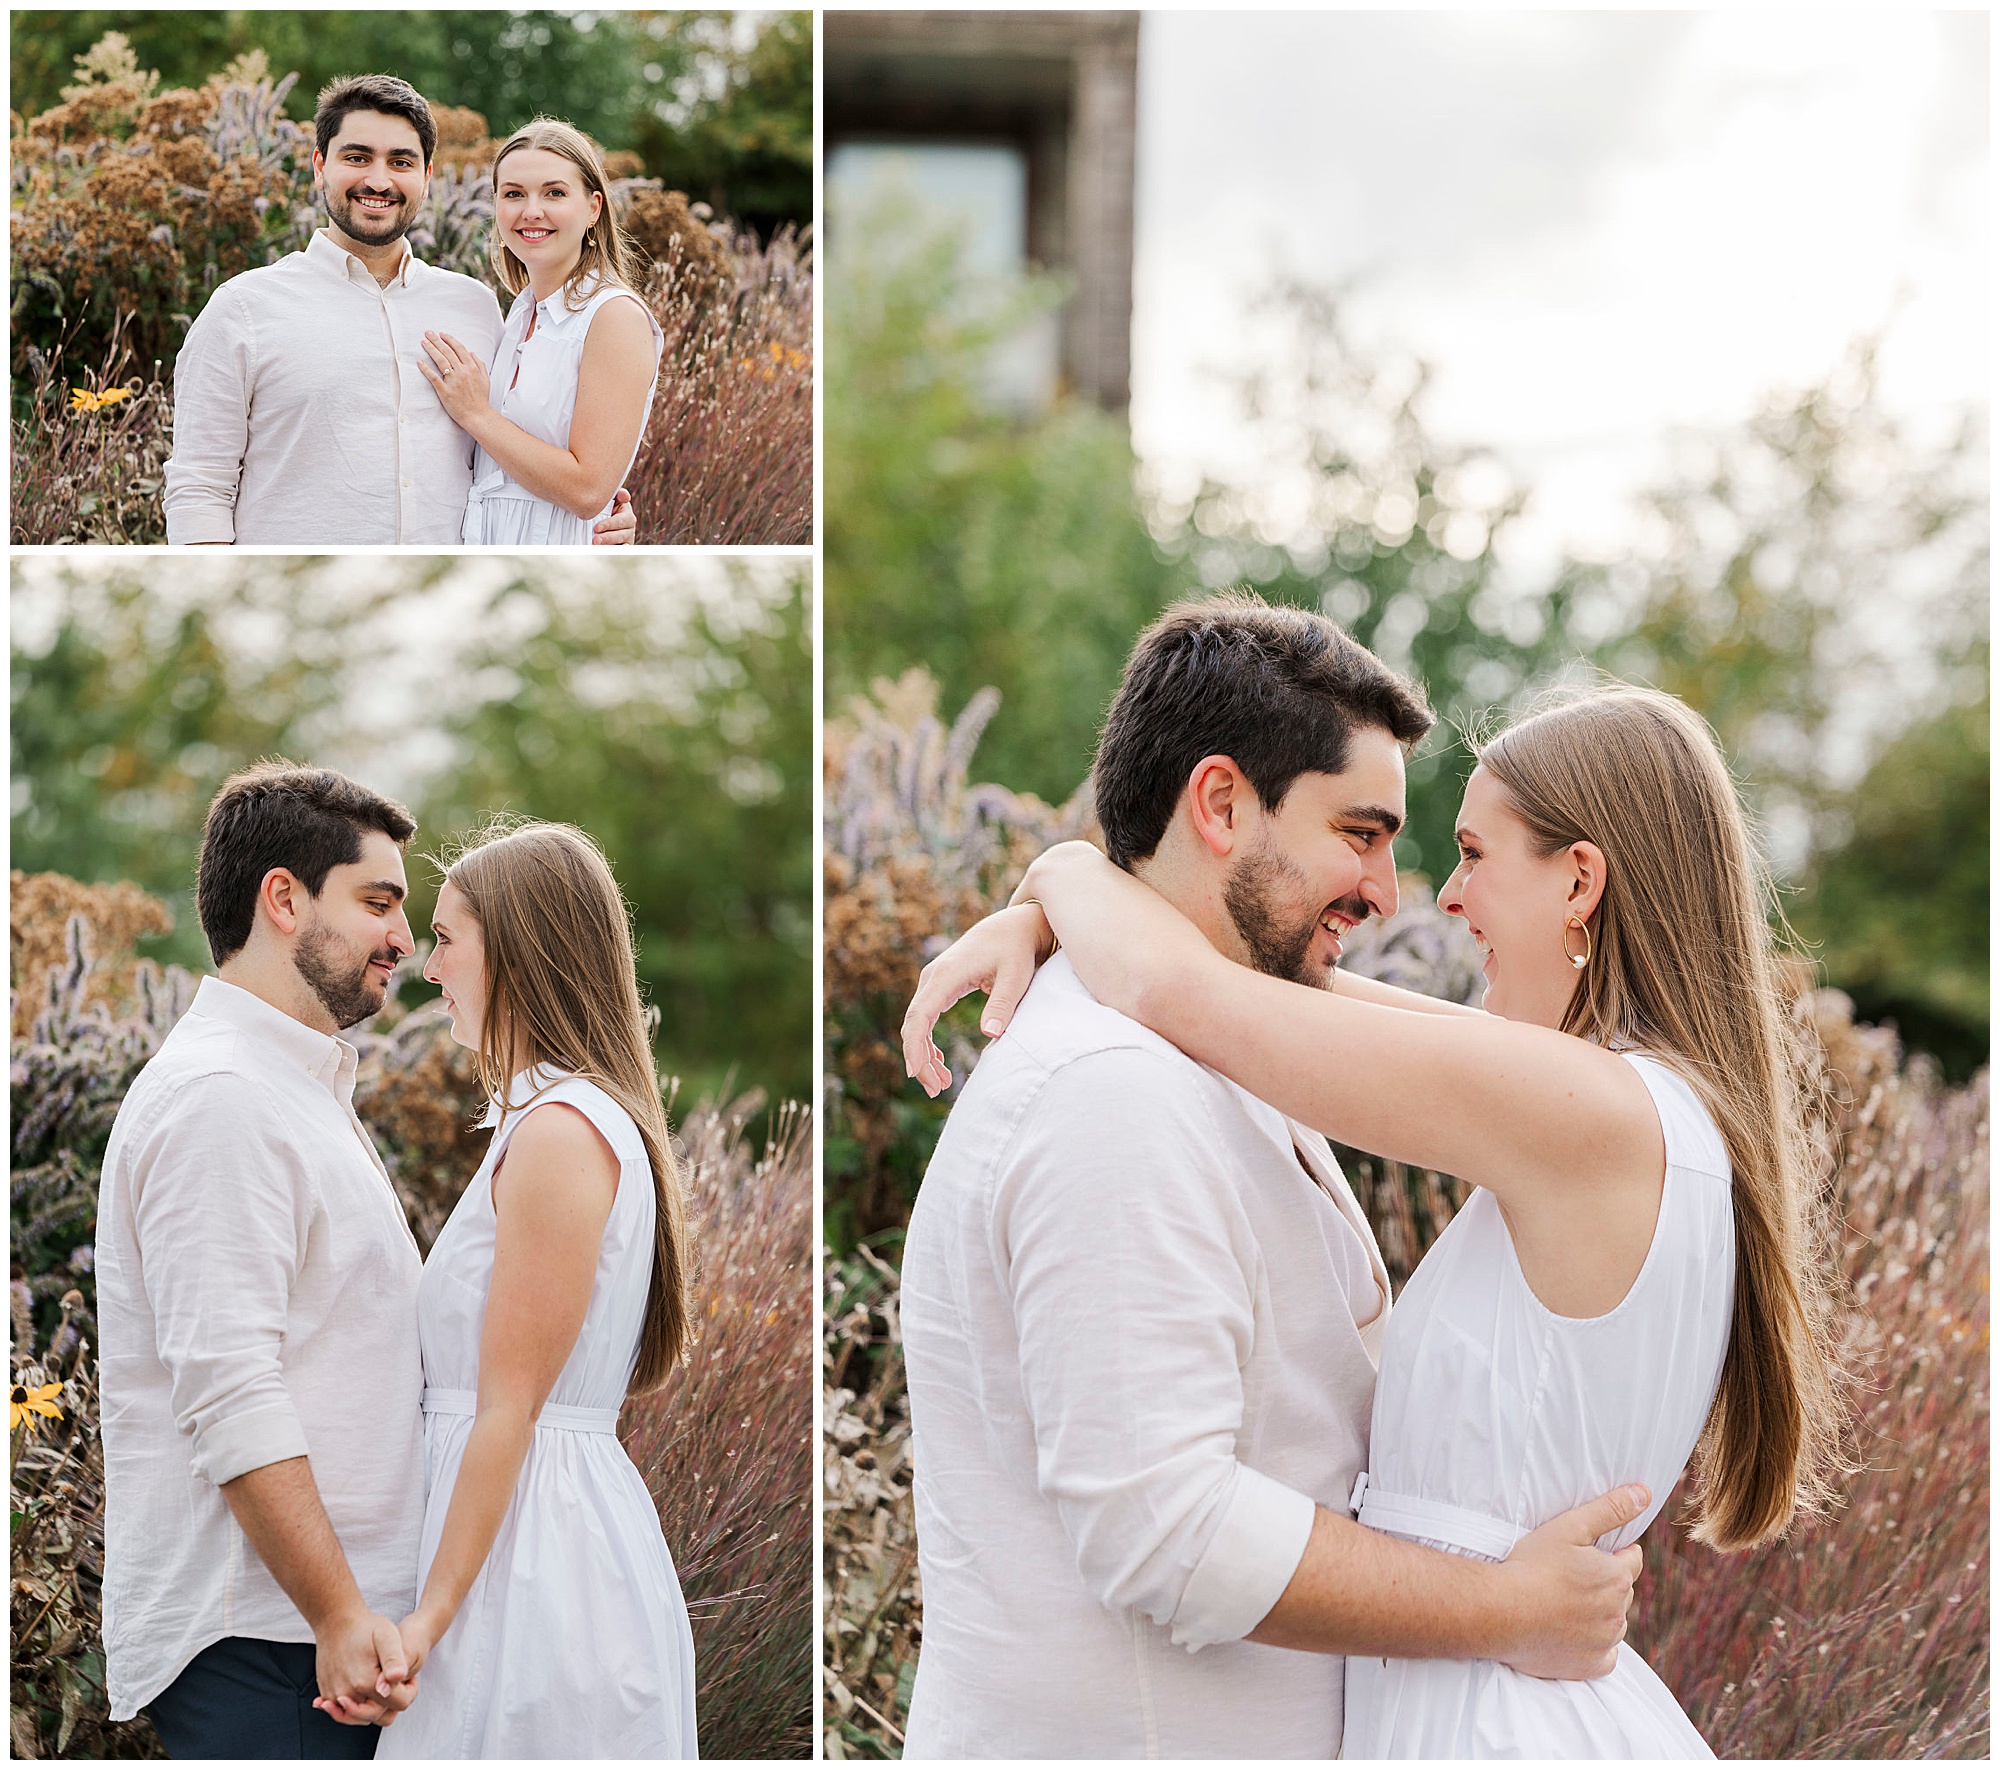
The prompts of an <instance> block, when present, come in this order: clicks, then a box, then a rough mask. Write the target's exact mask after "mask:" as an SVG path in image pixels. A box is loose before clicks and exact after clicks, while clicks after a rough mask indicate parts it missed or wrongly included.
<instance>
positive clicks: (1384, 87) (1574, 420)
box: [1132, 12, 1991, 573]
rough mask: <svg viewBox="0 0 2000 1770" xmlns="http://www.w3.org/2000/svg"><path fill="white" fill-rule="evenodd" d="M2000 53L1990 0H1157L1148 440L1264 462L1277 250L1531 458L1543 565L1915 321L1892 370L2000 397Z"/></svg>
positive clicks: (1443, 400) (1154, 449)
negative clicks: (1773, 405)
mask: <svg viewBox="0 0 2000 1770" xmlns="http://www.w3.org/2000/svg"><path fill="white" fill-rule="evenodd" d="M1989 70H1990V50H1989V27H1988V21H1987V19H1986V17H1985V16H1984V15H1983V14H1971V13H1959V14H1924V13H1879V12H1878V13H1874V14H1845V15H1830V14H1821V13H1813V14H1804V13H1797V12H1792V13H1785V12H1758V13H1750V12H1743V13H1715V12H1711V13H1611V12H1599V13H1574V12H1572V13H1495V12H1457V13H1385V12H1346V13H1236V14H1217V13H1194V12H1152V13H1148V14H1147V15H1146V17H1145V20H1144V23H1143V26H1142V29H1141V37H1140V57H1139V150H1138V192H1137V243H1136V264H1135V275H1134V315H1133V368H1132V426H1133V437H1134V442H1135V444H1136V446H1137V448H1138V450H1139V452H1140V455H1141V456H1142V458H1143V459H1144V460H1145V461H1146V462H1147V464H1148V467H1149V469H1151V470H1152V471H1153V472H1154V473H1155V474H1156V475H1158V476H1160V478H1161V483H1164V484H1172V483H1175V482H1176V481H1180V482H1185V481H1186V480H1187V479H1188V477H1189V476H1190V475H1192V474H1196V473H1198V472H1199V471H1201V470H1203V469H1207V470H1210V471H1218V470H1219V471H1220V472H1221V474H1222V475H1223V476H1224V477H1227V476H1228V472H1229V469H1230V467H1231V466H1232V464H1234V465H1238V466H1241V465H1242V464H1243V463H1244V462H1245V461H1247V459H1248V455H1247V453H1246V452H1245V437H1244V430H1243V427H1242V424H1241V422H1240V420H1239V419H1238V418H1237V416H1236V414H1235V411H1234V408H1233V404H1232V396H1231V393H1230V390H1229V386H1228V381H1227V377H1228V372H1229V370H1230V367H1231V364H1232V362H1236V361H1240V360H1241V357H1242V354H1243V352H1244V351H1245V350H1246V348H1249V346H1248V344H1247V341H1246V332H1245V325H1244V315H1245V311H1246V308H1247V306H1248V303H1249V301H1250V300H1251V298H1252V297H1254V295H1255V293H1256V292H1257V290H1258V288H1259V287H1260V285H1261V284H1263V283H1264V282H1266V281H1267V280H1268V278H1269V276H1270V274H1271V273H1272V271H1273V270H1276V269H1279V268H1283V269H1285V270H1287V271H1290V272H1292V273H1296V274H1300V275H1304V276H1310V277H1312V278H1315V279H1321V280H1326V281H1330V282H1343V281H1346V282H1351V283H1352V285H1353V293H1352V296H1351V297H1350V309H1349V311H1350V314H1351V317H1352V319H1353V320H1354V321H1355V323H1356V325H1357V328H1358V330H1359V331H1360V332H1361V333H1362V335H1363V336H1364V337H1369V338H1374V339H1380V340H1382V341H1383V342H1384V343H1386V344H1389V345H1393V346H1396V347H1401V348H1404V349H1408V350H1412V351H1414V352H1416V353H1417V354H1418V355H1420V356H1421V357H1423V358H1425V359H1426V360H1427V361H1429V362H1430V363H1431V364H1432V366H1433V369H1434V372H1435V373H1434V380H1433V382H1432V386H1431V388H1430V390H1429V393H1428V396H1427V405H1426V407H1425V411H1426V415H1427V417H1428V419H1429V421H1430V424H1431V427H1432V429H1433V430H1434V431H1435V432H1437V433H1438V434H1439V435H1441V436H1442V437H1444V438H1445V439H1447V440H1449V441H1452V442H1456V443H1461V444H1484V445H1486V446H1489V447H1491V448H1493V449H1494V450H1495V451H1496V452H1497V453H1498V454H1499V455H1500V457H1501V459H1502V460H1503V461H1505V462H1506V463H1507V465H1508V466H1509V468H1510V469H1511V470H1512V472H1513V473H1514V475H1515V477H1516V478H1517V479H1518V480H1520V481H1521V482H1524V483H1525V484H1527V485H1528V486H1529V487H1530V489H1531V494H1532V496H1531V502H1530V505H1529V509H1528V512H1527V516H1526V518H1525V520H1524V521H1523V523H1522V524H1521V525H1520V527H1519V529H1518V530H1517V532H1516V533H1515V534H1514V536H1513V538H1512V543H1511V547H1512V552H1511V554H1510V556H1509V558H1508V563H1509V564H1510V565H1513V566H1515V567H1517V568H1519V569H1521V570H1522V571H1523V572H1525V573H1533V572H1535V571H1536V570H1538V569H1540V568H1542V567H1544V566H1546V565H1547V564H1549V563H1552V562H1553V560H1554V559H1555V558H1556V557H1558V556H1559V555H1560V554H1561V553H1562V552H1563V551H1565V550H1568V551H1571V552H1574V553H1581V554H1587V555H1597V556H1608V555H1610V554H1613V553H1615V552H1616V551H1617V550H1618V549H1619V548H1620V547H1621V545H1623V544H1624V543H1626V542H1627V541H1629V539H1630V537H1631V535H1632V534H1633V533H1634V527H1633V519H1632V514H1631V505H1630V500H1631V497H1632V494H1633V493H1634V492H1636V491H1638V490H1639V489H1640V488H1642V487H1643V486H1644V485H1645V484H1647V483H1649V481H1651V480H1655V479H1657V478H1658V476H1659V474H1660V471H1661V468H1662V466H1663V465H1664V463H1665V461H1666V459H1667V448H1668V444H1669V441H1670V439H1671V437H1672V435H1673V434H1674V432H1675V429H1676V427H1703V428H1705V427H1719V426H1724V425H1728V424H1731V423H1734V422H1736V421H1738V420H1740V419H1742V418H1744V417H1746V416H1747V415H1748V414H1749V413H1750V412H1751V411H1752V410H1753V409H1754V408H1755V406H1756V404H1757V403H1758V401H1759V398H1760V396H1761V395H1763V394H1764V393H1765V392H1767V391H1768V390H1771V389H1774V388H1778V387H1799V386H1803V385H1808V384H1810V383H1811V382H1813V381H1814V380H1816V379H1818V378H1819V377H1820V376H1822V375H1824V374H1825V373H1826V372H1827V371H1828V370H1829V369H1831V368H1832V367H1833V365H1834V364H1835V362H1836V361H1837V360H1838V359H1839V357H1840V355H1841V352H1842V350H1843V348H1844V347H1845V345H1846V344H1847V343H1848V342H1849V341H1850V340H1851V339H1853V338H1855V337H1857V336H1858V335H1861V334H1864V333H1868V332H1871V331H1875V330H1878V329H1880V328H1882V327H1884V326H1885V325H1887V326H1888V328H1889V330H1888V332H1887V337H1886V344H1885V347H1884V351H1883V358H1882V364H1883V377H1884V379H1883V392H1884V398H1885V400H1886V401H1887V402H1888V404H1889V405H1890V406H1891V408H1892V409H1894V410H1896V411H1897V412H1899V413H1903V414H1907V415H1908V416H1910V417H1911V418H1912V419H1913V420H1915V421H1917V423H1918V424H1919V425H1920V426H1923V427H1932V426H1935V427H1938V428H1942V427H1943V425H1944V424H1945V423H1946V422H1947V421H1948V418H1949V415H1950V414H1951V413H1953V412H1955V411H1956V410H1959V409H1962V408H1963V406H1964V405H1965V404H1966V402H1968V401H1973V400H1979V401H1983V400H1984V399H1985V397H1986V387H1987V377H1988V371H1989V350H1988V342H1989V331H1990V325H1989V320H1988V310H1989V308H1990V306H1991V285H1990V278H1989V271H1988V266H1987V238H1988V216H1989V214H1990V208H1991V185H1990V174H1989V170H1988V165H1987V132H1988V96H1987V95H1988V90H1989V84H1990V72H1989Z"/></svg>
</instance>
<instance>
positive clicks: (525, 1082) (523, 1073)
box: [479, 1063, 569, 1127]
mask: <svg viewBox="0 0 2000 1770" xmlns="http://www.w3.org/2000/svg"><path fill="white" fill-rule="evenodd" d="M568 1079H569V1071H568V1070H565V1069H558V1068H557V1067H556V1066H555V1065H554V1064H553V1063H537V1064H533V1065H531V1066H530V1067H529V1068H527V1069H524V1070H520V1071H517V1072H516V1074H515V1076H514V1079H513V1080H512V1081H510V1082H509V1083H508V1084H507V1091H506V1094H505V1096H504V1097H503V1100H489V1101H488V1102H487V1103H486V1116H485V1117H484V1118H482V1119H481V1120H480V1121H479V1122H480V1124H481V1126H482V1127H491V1126H493V1125H497V1124H498V1123H499V1122H500V1109H501V1106H502V1104H503V1103H504V1104H505V1106H506V1109H507V1110H508V1111H509V1112H521V1111H523V1110H525V1109H526V1108H527V1107H530V1106H533V1105H534V1104H535V1101H536V1100H537V1099H538V1098H539V1097H540V1096H541V1095H543V1094H546V1093H547V1092H548V1091H549V1089H551V1088H553V1087H554V1086H555V1085H556V1084H557V1083H558V1082H562V1081H567V1080H568Z"/></svg>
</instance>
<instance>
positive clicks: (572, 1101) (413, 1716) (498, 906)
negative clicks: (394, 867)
mask: <svg viewBox="0 0 2000 1770" xmlns="http://www.w3.org/2000/svg"><path fill="white" fill-rule="evenodd" d="M432 928H433V932H434V933H435V935H436V947H435V949H434V950H433V952H432V954H431V957H430V961H429V963H427V964H426V965H425V967H424V975H425V976H426V977H427V978H429V979H430V980H431V981H432V982H433V983H436V984H438V985H439V986H440V987H441V988H442V989H443V991H444V1006H445V1008H446V1009H447V1010H448V1011H449V1012H450V1015H451V1032H452V1037H453V1038H454V1039H456V1040H457V1041H458V1042H459V1043H460V1044H462V1045H466V1046H469V1047H470V1048H471V1049H473V1050H474V1051H476V1052H478V1054H479V1074H480V1080H481V1081H482V1083H483V1084H484V1085H485V1087H486V1088H487V1090H488V1091H489V1093H490V1094H491V1095H492V1097H493V1106H492V1109H491V1110H490V1111H489V1112H488V1114H487V1120H486V1122H487V1123H488V1124H490V1125H493V1126H494V1127H495V1130H494V1133H493V1141H492V1144H491V1146H490V1147H489V1148H488V1150H487V1152H486V1159H485V1160H484V1161H483V1162H482V1163H481V1164H480V1168H479V1172H478V1173H477V1174H476V1175H474V1176H473V1179H472V1183H471V1184H470V1185H469V1186H468V1187H467V1188H466V1189H465V1193H464V1196H463V1197H461V1198H460V1200H459V1201H458V1205H457V1207H456V1208H455V1209H454V1210H453V1212H452V1214H451V1218H450V1220H449V1221H448V1222H447V1223H446V1224H445V1226H444V1229H443V1230H442V1231H441V1232H440V1233H439V1235H438V1238H437V1241H436V1243H435V1245H434V1246H433V1247H432V1249H431V1252H430V1258H429V1259H428V1260H427V1261H426V1262H425V1263H424V1271H423V1279H422V1282H421V1284H420V1286H419V1289H418V1310H417V1315H418V1328H419V1332H420V1334H421V1337H422V1341H423V1357H424V1416H425V1418H424V1428H425V1466H426V1471H427V1481H426V1493H427V1503H426V1507H425V1513H424V1529H423V1546H422V1559H421V1563H420V1566H419V1570H418V1581H419V1590H420V1593H421V1595H420V1597H419V1598H418V1601H417V1607H416V1609H415V1610H414V1611H412V1612H411V1613H410V1615H409V1616H408V1617H406V1618H404V1619H403V1622H402V1624H401V1629H402V1635H403V1645H404V1648H405V1650H406V1652H407V1653H408V1656H409V1662H410V1669H411V1673H412V1675H413V1676H415V1675H417V1674H418V1673H421V1676H420V1677H419V1678H418V1685H419V1689H418V1694H417V1697H416V1700H415V1702H414V1703H413V1704H412V1705H411V1706H410V1708H409V1709H408V1710H407V1711H406V1712H405V1713H404V1714H403V1715H401V1716H400V1717H399V1718H398V1721H397V1724H396V1726H395V1727H394V1728H393V1729H390V1730H387V1731H385V1732H384V1733H383V1735H382V1740H381V1747H380V1750H379V1751H378V1753H377V1755H378V1756H380V1757H385V1758H390V1757H394V1758H545V1757H564V1758H692V1757H694V1756H696V1755H697V1753H696V1749H695V1717H694V1643H693V1638H692V1636H691V1635H690V1633H689V1629H688V1616H687V1607H686V1605H685V1604H684V1603H683V1601H682V1598H681V1591H680V1584H679V1582H678V1580H677V1579H676V1578H675V1576H674V1566H673V1561H672V1559H671V1558H670V1556H669V1555H668V1553H667V1545H666V1542H665V1540H664V1539H663V1538H662V1536H661V1534H660V1521H659V1515H658V1513H657V1511H656V1510H655V1508H654V1505H653V1501H652V1497H651V1496H650V1495H649V1494H648V1493H647V1491H646V1484H645V1482H644V1481H643V1480H642V1479H641V1478H640V1475H639V1472H638V1470H637V1469H636V1468H634V1467H633V1465H632V1462H631V1459H630V1458H629V1457H627V1456H626V1454H625V1451H624V1448H623V1447H622V1446H621V1445H620V1444H619V1442H618V1438H617V1423H618V1410H619V1407H620V1405H621V1404H622V1403H623V1402H624V1400H625V1398H626V1396H627V1395H628V1394H639V1393H642V1392H644V1391H646V1390H648V1389H652V1388H656V1387H657V1386H658V1385H659V1384H660V1383H662V1382H663V1381H665V1379H666V1378H667V1376H668V1374H669V1373H670V1372H671V1371H672V1370H673V1368H674V1366H675V1365H676V1364H678V1363H679V1362H680V1361H681V1358H682V1356H683V1354H684V1352H685V1349H686V1347H687V1344H688V1340H689V1330H688V1316H687V1297H686V1275H687V1264H688V1253H687V1233H686V1228H685V1225H684V1222H683V1212H682V1186H681V1179H680V1175H679V1173H678V1172H677V1171H676V1168H675V1164H674V1157H673V1154H672V1150H671V1148H670V1146H669V1144H668V1140H667V1121H666V1113H665V1111H664V1110H663V1108H662V1107H661V1104H660V1096H659V1091H658V1088H657V1086H656V1083H655V1079H654V1072H653V1064H652V1054H651V1051H650V1049H649V1047H648V1044H647V1040H646V1032H645V1021H644V1014H643V1011H642V1009H641V1007H640V1003H639V987H638V982H637V979H636V977H635V976H634V972H633V962H632V939H631V933H630V930H629V928H628V926H627V924H626V919H625V906H624V902H623V900H622V899H621V898H620V896H619V893H618V887H617V884H616V883H615V882H614V881H613V879H612V876H611V869H610V868H609V866H608V865H607V864H606V863H605V860H604V857H603V855H602V854H600V853H599V852H598V850H597V848H596V847H595V846H594V845H593V844H592V843H591V842H590V840H589V839H588V838H587V837H586V836H584V835H582V834H581V833H580V832H578V831H576V830H573V829H571V828H569V827H568V826H567V825H563V824H529V825H526V826H524V827H522V828H518V829H514V830H512V831H500V832H495V833H490V834H488V835H487V836H486V837H485V838H483V839H482V840H480V841H478V842H477V843H476V844H475V845H474V846H473V847H471V848H469V849H467V850H466V851H465V852H464V853H463V854H461V855H460V856H459V857H458V859H457V860H456V861H454V862H453V863H452V865H451V867H450V869H449V871H448V872H447V873H446V875H445V883H444V886H443V888H442V890H440V892H439V893H438V905H437V913H436V915H435V917H434V918H433V922H432ZM318 1706H322V1707H326V1706H329V1705H328V1704H326V1703H325V1702H324V1701H322V1703H321V1704H319V1705H318Z"/></svg>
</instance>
